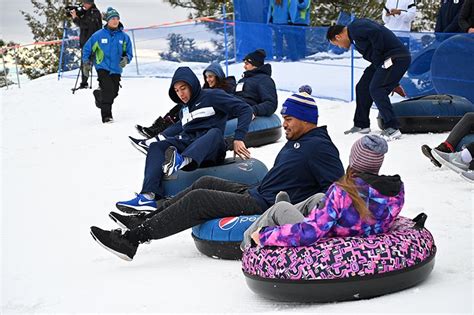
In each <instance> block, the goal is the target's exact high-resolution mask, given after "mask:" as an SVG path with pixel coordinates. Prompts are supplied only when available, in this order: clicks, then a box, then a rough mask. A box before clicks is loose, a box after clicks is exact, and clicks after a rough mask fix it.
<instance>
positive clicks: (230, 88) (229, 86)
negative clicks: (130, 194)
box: [131, 63, 236, 145]
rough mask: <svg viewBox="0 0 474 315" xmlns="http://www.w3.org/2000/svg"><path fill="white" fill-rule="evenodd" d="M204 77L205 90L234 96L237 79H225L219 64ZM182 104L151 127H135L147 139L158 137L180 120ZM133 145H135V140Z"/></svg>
mask: <svg viewBox="0 0 474 315" xmlns="http://www.w3.org/2000/svg"><path fill="white" fill-rule="evenodd" d="M202 74H203V76H204V85H203V86H202V88H203V89H222V90H224V91H226V92H227V93H229V94H233V93H234V91H235V85H236V82H235V77H233V76H229V77H227V78H226V77H225V74H224V71H223V70H222V67H221V65H220V64H218V63H212V64H210V65H209V66H208V67H207V68H206V69H205V70H204V72H203V73H202ZM180 108H181V105H180V104H176V105H175V106H174V107H173V108H172V109H171V110H170V111H169V112H168V113H166V114H165V115H164V116H163V117H162V116H160V117H158V118H157V119H156V120H155V122H154V123H153V124H152V125H151V126H150V127H143V126H141V125H135V128H136V129H137V131H138V133H140V134H141V135H142V136H144V137H145V138H147V139H150V138H153V137H156V136H157V135H158V134H159V133H161V132H163V131H164V130H165V129H166V128H168V127H169V126H171V125H173V124H174V123H176V122H177V121H178V120H179V110H180ZM131 140H132V144H133V145H135V142H136V141H135V142H134V140H133V139H131Z"/></svg>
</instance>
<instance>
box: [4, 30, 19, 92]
mask: <svg viewBox="0 0 474 315" xmlns="http://www.w3.org/2000/svg"><path fill="white" fill-rule="evenodd" d="M16 45H17V44H16V43H14V42H12V41H10V42H8V43H7V42H5V41H4V40H3V39H0V62H1V66H0V87H4V86H6V85H7V84H8V85H12V84H15V83H14V82H12V81H11V80H9V79H8V74H9V73H10V69H8V68H7V66H6V64H5V63H4V61H6V62H8V59H12V58H14V54H13V49H7V48H8V47H11V46H16ZM5 59H7V60H5Z"/></svg>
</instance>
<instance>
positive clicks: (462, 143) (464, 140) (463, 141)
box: [456, 134, 474, 151]
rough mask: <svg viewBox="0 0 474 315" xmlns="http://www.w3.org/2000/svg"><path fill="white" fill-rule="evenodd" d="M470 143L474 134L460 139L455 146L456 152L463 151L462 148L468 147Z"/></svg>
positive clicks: (473, 140) (473, 139)
mask: <svg viewBox="0 0 474 315" xmlns="http://www.w3.org/2000/svg"><path fill="white" fill-rule="evenodd" d="M472 142H474V134H470V135H467V136H464V138H462V139H461V141H459V143H458V145H457V146H456V151H461V150H462V149H463V146H465V145H468V144H469V143H472Z"/></svg>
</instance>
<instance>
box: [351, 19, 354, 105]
mask: <svg viewBox="0 0 474 315" xmlns="http://www.w3.org/2000/svg"><path fill="white" fill-rule="evenodd" d="M352 21H354V11H352V12H351V22H352ZM353 101H354V45H352V44H351V102H353Z"/></svg>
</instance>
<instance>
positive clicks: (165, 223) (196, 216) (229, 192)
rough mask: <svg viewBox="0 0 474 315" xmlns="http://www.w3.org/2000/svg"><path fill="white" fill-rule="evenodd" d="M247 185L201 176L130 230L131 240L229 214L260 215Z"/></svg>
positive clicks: (162, 235)
mask: <svg viewBox="0 0 474 315" xmlns="http://www.w3.org/2000/svg"><path fill="white" fill-rule="evenodd" d="M265 210H266V209H262V208H261V207H260V206H259V205H258V203H257V201H256V200H255V199H254V198H253V197H251V196H250V195H249V194H248V186H247V185H244V184H239V183H235V182H231V181H227V180H223V179H220V178H217V177H212V176H204V177H201V178H200V179H198V180H197V181H195V182H194V183H193V184H192V185H191V186H190V187H188V188H187V189H185V190H183V191H182V192H180V193H179V194H177V195H176V196H175V197H173V198H171V199H170V200H167V201H165V202H163V203H162V205H161V206H160V207H159V208H158V209H157V210H156V211H155V212H153V213H151V214H149V215H147V217H148V219H147V220H146V221H145V222H144V223H143V225H141V226H139V227H138V228H136V229H133V230H131V231H130V236H131V238H132V239H135V240H138V241H142V242H143V241H147V240H151V239H160V238H165V237H167V236H170V235H173V234H176V233H178V232H181V231H184V230H186V229H188V228H190V227H193V226H195V225H198V224H201V223H203V222H205V221H207V220H211V219H217V218H224V217H229V216H240V215H251V214H261V213H263V212H264V211H265Z"/></svg>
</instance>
